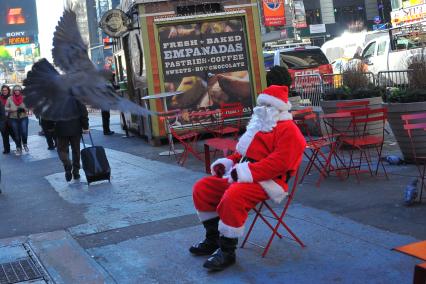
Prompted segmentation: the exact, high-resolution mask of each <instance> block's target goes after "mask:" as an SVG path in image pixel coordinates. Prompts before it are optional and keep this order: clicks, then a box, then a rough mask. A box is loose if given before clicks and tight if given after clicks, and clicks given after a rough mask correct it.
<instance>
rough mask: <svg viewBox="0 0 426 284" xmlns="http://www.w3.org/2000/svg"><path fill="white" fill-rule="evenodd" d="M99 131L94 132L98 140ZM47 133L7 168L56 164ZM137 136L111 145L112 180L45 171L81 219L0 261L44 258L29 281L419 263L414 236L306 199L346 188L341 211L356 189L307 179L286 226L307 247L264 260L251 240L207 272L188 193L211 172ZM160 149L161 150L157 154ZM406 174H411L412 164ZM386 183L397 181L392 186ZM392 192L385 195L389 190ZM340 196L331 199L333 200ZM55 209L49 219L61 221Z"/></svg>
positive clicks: (0, 255)
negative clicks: (142, 146) (194, 252)
mask: <svg viewBox="0 0 426 284" xmlns="http://www.w3.org/2000/svg"><path fill="white" fill-rule="evenodd" d="M92 125H93V124H92ZM116 136H117V135H116ZM99 137H100V136H97V135H95V141H99V140H97V139H100V138H99ZM42 139H43V137H39V136H31V137H30V143H29V144H30V145H32V146H31V151H30V153H29V154H28V155H26V156H23V157H22V161H15V160H14V161H12V159H14V158H15V157H8V159H9V160H7V161H8V162H10V163H9V165H10V167H15V163H16V167H18V166H20V167H23V166H25V167H27V168H28V169H30V168H32V167H34V170H35V168H36V167H40V165H42V164H44V163H48V162H49V163H51V162H52V161H53V158H54V157H53V156H54V153H52V152H47V150H45V145H43V143H42V141H43V140H42ZM114 139H115V137H114ZM135 139H138V138H135ZM110 141H112V140H110ZM136 142H138V143H139V142H140V143H144V142H143V141H136ZM136 142H134V141H132V140H119V142H117V143H119V146H114V147H111V148H110V147H108V148H107V155H108V159H109V161H110V164H111V168H112V181H111V184H110V183H107V182H106V183H97V184H94V185H91V186H90V187H88V186H87V183H86V182H85V180H84V178H82V180H81V181H79V182H72V183H66V182H65V180H64V178H63V171H62V169H61V168H59V167H57V168H55V169H52V170H50V172H49V173H48V174H47V175H44V173H43V174H42V176H44V179H45V185H44V186H46V187H48V189H49V190H53V191H54V192H55V193H56V194H57V196H58V197H59V198H60V199H61V200H63V201H64V202H65V203H66V204H70V205H71V207H72V208H74V207H75V208H79V209H81V208H83V209H82V212H83V218H82V220H83V221H80V222H78V224H73V225H69V226H65V225H64V228H63V229H62V230H57V231H54V232H48V231H43V232H41V233H36V234H29V235H28V236H19V237H16V236H13V237H11V238H7V239H3V240H0V264H4V263H6V262H14V261H16V260H22V259H27V258H29V259H31V261H32V262H33V263H35V264H37V263H39V268H40V270H41V271H44V277H45V278H42V277H38V278H35V281H37V282H31V283H50V282H49V281H53V282H54V283H261V282H266V281H267V282H268V283H411V281H412V274H413V271H414V265H415V264H417V263H419V261H418V260H416V259H414V258H411V257H409V256H406V255H402V254H400V253H397V252H395V251H392V248H394V247H396V246H400V245H404V244H407V243H411V242H414V241H417V238H415V237H413V236H410V235H412V234H410V235H409V234H397V233H394V232H390V231H388V230H386V229H379V227H380V226H376V224H373V225H375V226H374V227H373V226H370V225H368V222H364V219H362V218H360V220H359V221H354V219H357V218H356V217H353V216H349V217H350V218H351V219H352V220H351V219H349V218H347V217H345V213H346V212H336V213H330V210H329V208H328V207H327V205H326V204H325V205H324V209H318V208H314V207H313V206H316V204H315V202H313V201H312V200H310V199H309V196H318V192H322V193H324V194H327V192H328V193H330V192H331V193H334V194H335V195H336V196H337V198H338V199H342V200H343V198H344V197H342V195H344V193H346V194H348V195H347V196H346V204H343V205H342V204H337V203H336V204H335V206H336V208H337V207H338V206H347V207H351V206H353V205H352V203H353V202H355V203H356V202H357V201H356V200H351V199H350V198H349V199H348V196H353V194H354V193H353V192H352V191H354V189H353V188H351V187H350V186H349V187H347V188H344V189H343V190H340V193H336V192H337V189H336V188H332V187H329V186H328V185H330V184H331V183H333V180H332V179H330V180H327V182H326V183H325V187H324V186H322V187H321V188H320V189H318V188H315V187H314V186H313V185H312V184H311V183H310V182H309V181H308V182H307V183H306V184H303V186H301V187H300V190H299V191H300V195H299V192H298V194H297V195H298V196H302V197H303V198H302V199H300V198H298V196H297V197H296V202H294V203H293V205H292V206H291V207H290V209H289V213H288V219H287V222H288V224H289V226H290V227H292V229H293V230H294V231H295V233H296V234H297V235H298V236H299V237H300V238H301V239H302V240H303V241H304V243H305V244H306V245H307V247H306V248H301V247H300V246H298V244H297V243H295V242H293V241H291V240H289V239H281V240H280V239H275V240H274V242H273V243H272V247H271V250H270V252H269V254H268V255H267V257H266V258H262V257H261V252H262V249H260V248H258V247H255V246H252V245H250V244H248V245H247V246H246V248H244V249H238V251H237V258H238V261H237V264H236V265H234V266H233V267H230V268H229V269H227V270H226V271H223V272H220V273H207V272H206V271H205V270H204V269H203V267H202V264H203V262H204V261H205V258H203V257H201V258H200V257H193V256H191V255H190V254H189V253H188V247H189V246H190V245H191V244H193V243H196V242H198V241H200V240H201V239H202V237H203V229H202V226H201V225H200V224H199V222H198V220H197V217H196V214H195V211H194V209H193V205H192V196H191V186H192V184H193V183H194V182H195V181H196V180H197V179H198V178H200V177H202V176H204V175H205V174H204V173H203V172H202V166H201V170H198V171H194V170H191V169H188V168H183V167H180V166H178V165H176V164H175V163H174V162H173V159H169V158H165V159H167V160H160V161H153V160H152V159H147V158H144V157H141V156H138V155H135V154H133V153H132V152H133V151H134V150H133V149H131V150H129V149H127V148H126V147H125V146H124V145H126V143H127V144H132V143H136ZM108 143H111V144H110V145H111V146H113V143H112V142H108ZM108 143H105V144H107V145H108ZM117 145H118V144H117ZM112 148H114V149H112ZM117 149H120V150H117ZM160 150H161V149H158V148H155V149H153V150H152V152H154V153H156V152H158V151H160ZM146 151H148V150H146ZM163 159H164V158H163ZM21 162H22V163H23V164H20V163H21ZM189 163H190V166H189V167H190V168H191V167H195V166H196V165H195V164H193V163H194V161H192V162H191V161H190V162H189ZM198 166H200V164H199V165H198ZM9 170H11V169H9ZM406 170H410V171H411V172H412V171H413V168H412V167H408V168H406ZM398 171H399V169H395V170H394V171H393V172H394V173H397V172H398ZM391 172H392V170H391ZM312 178H313V180H314V179H315V177H312ZM403 182H405V180H404V181H403ZM334 184H337V187H340V189H342V187H345V186H348V184H345V183H339V181H336V180H334ZM388 184H389V185H390V186H391V185H392V182H389V183H388ZM364 185H366V187H364ZM369 186H371V183H369V182H366V183H364V182H363V183H361V184H360V186H359V188H357V190H360V191H363V190H364V191H366V192H369V193H371V192H372V190H376V192H377V190H381V189H377V188H375V189H370V188H368V187H369ZM335 187H336V186H335ZM12 188H13V189H14V190H17V189H16V188H14V187H12ZM392 189H394V188H390V189H387V190H385V192H386V193H389V194H390V195H391V194H393V193H392V192H391V190H392ZM22 190H24V189H22ZM13 194H15V191H12V190H11V189H9V190H6V192H5V195H4V196H0V205H1V204H2V202H3V201H4V198H6V199H7V198H8V196H10V198H11V197H12V195H13ZM349 194H351V195H349ZM355 194H356V193H355ZM339 195H340V197H339ZM360 197H361V196H360ZM2 198H3V200H2ZM320 198H323V197H321V195H320ZM361 198H364V199H375V198H374V197H371V198H369V196H363V197H361ZM333 199H334V197H333V196H328V200H333ZM305 200H307V202H305ZM6 202H7V200H6ZM305 203H310V204H312V205H313V206H308V205H306V204H305ZM316 207H318V206H316ZM46 209H48V208H46ZM52 210H53V209H52ZM55 214H56V213H55V212H52V213H51V215H50V217H49V218H52V219H54V218H56V215H55ZM249 218H250V220H251V218H252V216H250V217H249ZM250 220H249V221H250ZM249 221H248V222H249ZM0 222H1V221H0ZM46 223H48V220H46ZM366 223H367V224H366ZM385 227H386V226H385ZM269 233H270V231H269V229H268V228H267V227H266V226H265V225H262V224H261V222H259V223H258V226H257V227H255V230H254V232H253V234H252V238H253V239H252V240H253V241H255V242H257V243H262V242H263V243H264V242H266V239H267V237H268V236H269ZM421 233H422V232H420V233H418V234H419V235H421ZM0 275H1V274H0ZM0 277H1V276H0ZM1 280H2V279H1V278H0V282H1Z"/></svg>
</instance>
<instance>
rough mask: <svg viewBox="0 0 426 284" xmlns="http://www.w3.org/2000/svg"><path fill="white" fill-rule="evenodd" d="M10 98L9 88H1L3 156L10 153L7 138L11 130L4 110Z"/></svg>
mask: <svg viewBox="0 0 426 284" xmlns="http://www.w3.org/2000/svg"><path fill="white" fill-rule="evenodd" d="M9 97H10V88H9V86H7V85H3V86H1V94H0V103H1V106H0V107H1V110H0V111H1V112H2V114H1V121H0V130H1V137H2V140H3V154H9V153H10V142H9V136H12V135H13V134H12V129H11V127H10V124H9V121H8V118H7V113H6V110H5V106H6V102H7V99H8V98H9Z"/></svg>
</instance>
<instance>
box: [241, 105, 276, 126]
mask: <svg viewBox="0 0 426 284" xmlns="http://www.w3.org/2000/svg"><path fill="white" fill-rule="evenodd" d="M279 117H280V111H279V110H278V109H277V108H275V107H266V106H257V107H255V108H254V109H253V115H252V117H251V119H250V122H249V124H248V125H247V131H253V130H255V131H261V132H270V131H272V129H273V128H274V127H275V126H277V122H278V120H279Z"/></svg>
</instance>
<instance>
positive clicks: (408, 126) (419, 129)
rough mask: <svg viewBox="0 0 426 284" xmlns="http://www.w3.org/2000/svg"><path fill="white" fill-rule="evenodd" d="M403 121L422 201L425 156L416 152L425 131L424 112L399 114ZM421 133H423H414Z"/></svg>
mask: <svg viewBox="0 0 426 284" xmlns="http://www.w3.org/2000/svg"><path fill="white" fill-rule="evenodd" d="M401 118H402V120H403V121H404V129H405V130H407V133H408V137H409V138H410V145H411V151H412V153H413V159H414V162H415V164H416V167H417V170H418V171H419V178H420V179H421V181H422V185H421V187H420V197H419V201H420V202H421V201H422V196H423V188H424V186H425V172H426V157H424V156H419V155H418V154H417V147H418V146H419V144H418V142H420V141H421V142H422V144H423V143H424V136H423V135H424V134H425V133H424V132H425V131H426V112H423V113H416V114H406V115H402V116H401ZM416 134H423V135H416Z"/></svg>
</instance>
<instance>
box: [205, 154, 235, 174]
mask: <svg viewBox="0 0 426 284" xmlns="http://www.w3.org/2000/svg"><path fill="white" fill-rule="evenodd" d="M219 164H222V165H224V166H225V173H227V172H230V171H231V169H232V166H233V165H234V161H232V160H231V159H228V158H220V159H217V160H216V161H215V162H214V163H213V164H211V166H210V171H211V173H212V175H213V176H215V175H216V173H215V172H214V170H213V168H214V166H216V165H219Z"/></svg>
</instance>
